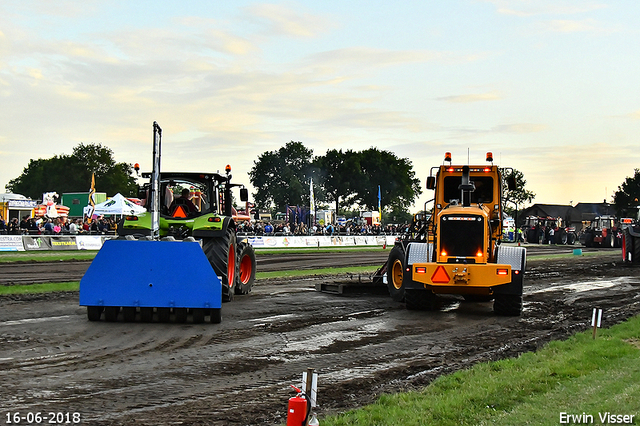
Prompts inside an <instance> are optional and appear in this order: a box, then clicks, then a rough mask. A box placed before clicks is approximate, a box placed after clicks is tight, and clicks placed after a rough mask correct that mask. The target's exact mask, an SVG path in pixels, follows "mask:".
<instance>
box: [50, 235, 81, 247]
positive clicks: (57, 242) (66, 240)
mask: <svg viewBox="0 0 640 426" xmlns="http://www.w3.org/2000/svg"><path fill="white" fill-rule="evenodd" d="M49 241H50V242H51V249H52V250H77V249H78V247H77V246H76V237H66V236H65V237H50V240H49Z"/></svg>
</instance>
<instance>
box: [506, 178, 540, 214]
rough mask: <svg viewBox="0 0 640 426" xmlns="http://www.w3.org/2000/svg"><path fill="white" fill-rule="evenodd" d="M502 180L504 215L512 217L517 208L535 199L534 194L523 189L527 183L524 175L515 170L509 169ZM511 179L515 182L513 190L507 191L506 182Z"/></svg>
mask: <svg viewBox="0 0 640 426" xmlns="http://www.w3.org/2000/svg"><path fill="white" fill-rule="evenodd" d="M502 178H503V180H504V182H503V188H504V193H503V197H504V210H505V213H507V214H508V215H510V216H512V215H513V214H514V212H515V211H516V210H517V209H518V206H522V205H523V204H525V203H530V202H531V201H533V199H534V198H535V196H536V194H535V193H534V192H532V191H529V190H527V189H525V185H526V184H527V181H526V180H525V178H524V174H523V173H522V172H521V171H519V170H516V169H510V170H509V171H507V172H505V173H504V174H503V175H502ZM509 179H513V180H514V181H515V189H511V190H510V189H508V188H509V187H508V185H507V181H508V180H509Z"/></svg>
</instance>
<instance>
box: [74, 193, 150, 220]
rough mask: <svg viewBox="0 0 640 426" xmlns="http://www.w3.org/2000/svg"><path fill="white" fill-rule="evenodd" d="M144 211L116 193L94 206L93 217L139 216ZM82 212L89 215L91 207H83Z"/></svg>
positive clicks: (144, 210)
mask: <svg viewBox="0 0 640 426" xmlns="http://www.w3.org/2000/svg"><path fill="white" fill-rule="evenodd" d="M146 211H147V209H145V208H144V207H141V206H138V205H136V204H134V203H132V202H131V201H129V200H127V199H126V198H125V197H124V196H123V195H122V194H120V193H117V194H116V195H114V196H113V197H111V198H109V199H108V200H107V201H104V202H102V203H100V204H96V205H95V207H94V210H93V215H94V216H101V215H110V214H115V215H126V214H130V215H139V214H142V213H144V212H146ZM84 212H85V216H86V215H89V214H91V206H87V207H85V208H84Z"/></svg>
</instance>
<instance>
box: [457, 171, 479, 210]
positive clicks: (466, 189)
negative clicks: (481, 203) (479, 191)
mask: <svg viewBox="0 0 640 426" xmlns="http://www.w3.org/2000/svg"><path fill="white" fill-rule="evenodd" d="M458 189H459V190H460V191H461V192H462V193H461V194H460V196H461V197H462V205H463V206H464V207H469V206H471V193H472V192H473V191H475V190H476V185H475V184H474V183H473V182H471V181H470V180H469V166H462V183H461V184H460V186H458Z"/></svg>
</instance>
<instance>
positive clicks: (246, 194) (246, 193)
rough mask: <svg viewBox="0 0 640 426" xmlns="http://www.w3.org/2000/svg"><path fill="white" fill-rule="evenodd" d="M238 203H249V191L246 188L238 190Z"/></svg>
mask: <svg viewBox="0 0 640 426" xmlns="http://www.w3.org/2000/svg"><path fill="white" fill-rule="evenodd" d="M240 201H249V190H248V189H247V188H240Z"/></svg>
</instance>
